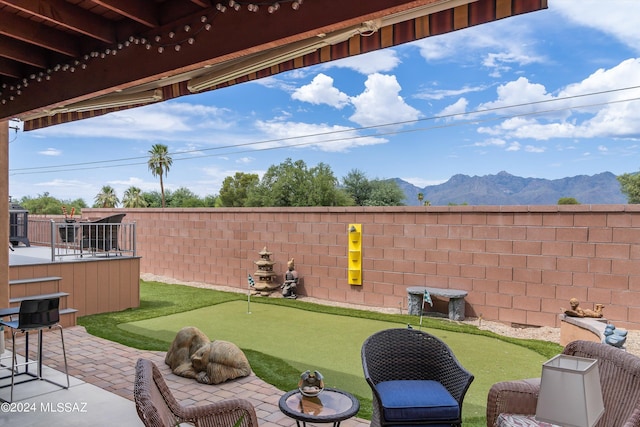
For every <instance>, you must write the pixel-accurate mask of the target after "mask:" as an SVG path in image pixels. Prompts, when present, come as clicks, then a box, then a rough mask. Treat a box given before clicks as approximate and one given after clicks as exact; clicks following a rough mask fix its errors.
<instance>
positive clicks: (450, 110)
mask: <svg viewBox="0 0 640 427" xmlns="http://www.w3.org/2000/svg"><path fill="white" fill-rule="evenodd" d="M468 105H469V101H467V100H466V99H465V98H460V99H458V100H457V101H456V102H454V103H453V104H451V105H448V106H446V107H445V108H444V109H443V110H442V111H440V112H439V113H438V114H437V115H438V116H439V117H446V118H448V119H451V118H452V117H453V116H458V115H461V114H464V113H466V112H467V106H468Z"/></svg>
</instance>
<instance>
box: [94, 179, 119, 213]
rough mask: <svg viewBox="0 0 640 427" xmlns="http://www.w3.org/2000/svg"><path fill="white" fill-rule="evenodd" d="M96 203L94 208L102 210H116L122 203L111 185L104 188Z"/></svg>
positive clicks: (97, 196)
mask: <svg viewBox="0 0 640 427" xmlns="http://www.w3.org/2000/svg"><path fill="white" fill-rule="evenodd" d="M94 201H95V202H96V203H95V205H94V206H98V207H102V208H115V207H116V205H117V204H118V203H120V200H118V196H117V195H116V190H114V189H113V187H112V186H110V185H105V186H103V187H102V189H101V190H100V192H99V193H98V194H97V195H96V198H95V199H94Z"/></svg>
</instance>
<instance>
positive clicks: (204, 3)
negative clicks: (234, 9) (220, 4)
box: [191, 0, 213, 8]
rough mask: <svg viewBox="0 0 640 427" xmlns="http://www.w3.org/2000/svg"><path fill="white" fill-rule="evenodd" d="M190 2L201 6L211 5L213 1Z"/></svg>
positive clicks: (196, 0) (192, 0)
mask: <svg viewBox="0 0 640 427" xmlns="http://www.w3.org/2000/svg"><path fill="white" fill-rule="evenodd" d="M191 3H193V4H195V5H196V6H200V7H202V8H207V7H211V6H213V3H211V0H191Z"/></svg>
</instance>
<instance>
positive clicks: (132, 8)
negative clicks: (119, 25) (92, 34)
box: [93, 0, 160, 28]
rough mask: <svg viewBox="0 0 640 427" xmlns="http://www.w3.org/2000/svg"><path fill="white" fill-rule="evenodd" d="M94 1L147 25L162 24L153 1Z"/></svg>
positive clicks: (152, 26)
mask: <svg viewBox="0 0 640 427" xmlns="http://www.w3.org/2000/svg"><path fill="white" fill-rule="evenodd" d="M93 2H94V3H96V4H99V5H101V6H103V7H105V8H107V9H109V10H111V11H113V12H116V13H118V14H120V15H122V16H126V17H127V18H129V19H131V20H132V21H136V22H139V23H140V24H142V25H144V26H146V27H149V28H155V27H157V26H158V25H160V24H159V22H158V18H157V17H158V11H157V9H156V8H155V7H153V5H154V3H153V2H149V1H145V0H93Z"/></svg>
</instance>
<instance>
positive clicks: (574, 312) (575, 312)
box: [564, 298, 604, 317]
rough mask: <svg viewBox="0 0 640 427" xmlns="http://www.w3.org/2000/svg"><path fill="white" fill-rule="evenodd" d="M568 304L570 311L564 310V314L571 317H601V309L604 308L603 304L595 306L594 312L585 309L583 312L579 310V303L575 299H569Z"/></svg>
mask: <svg viewBox="0 0 640 427" xmlns="http://www.w3.org/2000/svg"><path fill="white" fill-rule="evenodd" d="M569 304H571V309H569V310H564V314H566V315H567V316H571V317H602V309H603V308H604V305H603V304H596V305H595V310H590V309H588V308H587V309H586V310H583V309H582V308H580V302H579V301H578V299H577V298H571V299H570V300H569Z"/></svg>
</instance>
